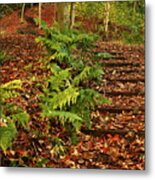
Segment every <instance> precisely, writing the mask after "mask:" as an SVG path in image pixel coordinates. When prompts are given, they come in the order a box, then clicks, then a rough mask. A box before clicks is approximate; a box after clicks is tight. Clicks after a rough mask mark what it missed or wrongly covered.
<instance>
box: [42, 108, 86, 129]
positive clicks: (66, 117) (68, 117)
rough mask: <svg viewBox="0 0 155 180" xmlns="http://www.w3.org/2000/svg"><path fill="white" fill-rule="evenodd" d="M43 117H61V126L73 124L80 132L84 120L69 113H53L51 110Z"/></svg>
mask: <svg viewBox="0 0 155 180" xmlns="http://www.w3.org/2000/svg"><path fill="white" fill-rule="evenodd" d="M43 115H44V116H45V117H59V119H60V122H61V124H62V125H63V126H64V125H65V123H67V122H68V123H71V124H72V126H73V127H74V128H75V129H76V130H79V129H80V127H81V124H82V121H83V120H82V118H81V117H79V116H78V115H77V114H74V113H72V112H67V111H51V110H49V109H48V110H44V113H43Z"/></svg>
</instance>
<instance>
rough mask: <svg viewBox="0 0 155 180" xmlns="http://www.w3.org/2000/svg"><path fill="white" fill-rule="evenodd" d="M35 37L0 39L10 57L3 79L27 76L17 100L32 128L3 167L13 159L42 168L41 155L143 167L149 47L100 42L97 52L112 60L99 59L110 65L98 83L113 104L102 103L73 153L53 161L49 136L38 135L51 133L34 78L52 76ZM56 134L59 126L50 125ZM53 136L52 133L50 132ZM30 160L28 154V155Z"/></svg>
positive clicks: (84, 163) (63, 163)
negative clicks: (39, 164) (146, 53)
mask: <svg viewBox="0 0 155 180" xmlns="http://www.w3.org/2000/svg"><path fill="white" fill-rule="evenodd" d="M34 38H35V36H33V35H14V36H6V37H0V49H2V50H5V51H8V52H9V57H8V59H9V60H8V61H6V62H5V63H4V64H3V65H2V66H1V83H5V82H8V81H10V80H13V79H18V78H19V79H22V80H25V81H26V83H25V84H24V86H23V90H22V93H23V96H22V98H20V99H18V98H17V99H14V100H13V101H15V102H16V103H18V104H19V105H21V106H23V107H24V108H25V109H27V110H28V112H29V113H30V114H31V121H30V126H31V130H32V131H31V132H26V131H25V130H22V129H21V130H20V131H19V135H18V137H17V138H16V140H15V142H14V145H13V147H12V150H8V152H7V154H6V156H5V158H4V159H3V162H2V165H3V164H4V165H6V164H7V163H9V161H10V159H13V160H15V161H16V160H17V159H20V160H19V161H20V162H18V163H19V164H21V166H22V165H23V164H24V165H27V166H30V167H34V166H37V165H36V162H37V158H44V159H50V161H49V162H47V163H46V165H47V166H48V167H61V168H62V167H71V168H86V167H87V168H103V169H118V168H119V169H144V135H145V134H144V129H145V126H144V47H143V46H140V45H139V46H130V45H118V44H112V43H105V42H99V43H98V44H97V45H98V46H97V47H96V48H95V49H94V51H96V52H109V53H110V54H112V55H113V57H112V58H110V59H106V58H105V59H103V58H102V59H100V61H101V62H102V63H103V67H105V76H104V79H103V82H102V84H100V85H99V86H96V87H95V88H96V89H98V90H99V91H100V92H102V93H103V95H104V96H106V97H108V98H110V99H111V100H112V104H111V105H104V106H103V107H98V110H97V111H95V112H93V113H92V117H93V128H92V130H90V131H88V130H84V129H83V130H82V132H81V134H80V135H79V139H80V142H79V143H78V144H77V145H70V144H67V143H68V142H66V146H68V147H70V151H69V153H68V154H67V155H66V156H64V157H62V158H57V159H54V158H53V157H51V155H50V152H49V150H48V147H49V144H50V143H49V138H50V136H48V137H39V136H36V135H34V134H33V133H32V132H33V131H35V130H36V129H37V130H38V131H39V130H40V131H42V132H44V133H45V132H46V125H47V122H46V121H44V122H41V121H40V117H39V107H38V106H39V105H38V104H37V103H36V100H37V95H38V94H39V93H40V91H39V89H38V88H36V86H35V80H34V81H33V82H34V83H29V79H31V78H33V77H34V76H37V77H38V79H39V78H42V77H44V76H46V75H47V73H48V72H46V71H44V70H43V69H42V68H41V66H42V64H41V62H40V61H38V60H39V59H40V58H41V57H42V55H43V52H42V49H41V47H39V46H38V45H37V44H36V43H35V41H34ZM51 130H53V131H54V132H57V133H58V132H59V131H60V129H58V128H56V127H51ZM46 133H47V134H48V132H46ZM27 156H29V157H31V158H25V157H27Z"/></svg>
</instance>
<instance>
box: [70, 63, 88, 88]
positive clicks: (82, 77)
mask: <svg viewBox="0 0 155 180" xmlns="http://www.w3.org/2000/svg"><path fill="white" fill-rule="evenodd" d="M90 69H91V67H89V66H86V67H85V68H84V69H83V71H82V72H81V73H80V74H78V75H77V76H76V77H75V78H74V79H73V84H74V85H75V86H77V85H79V83H80V82H81V81H83V80H85V79H88V78H89V75H90Z"/></svg>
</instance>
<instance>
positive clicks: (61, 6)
mask: <svg viewBox="0 0 155 180" xmlns="http://www.w3.org/2000/svg"><path fill="white" fill-rule="evenodd" d="M68 17H69V16H68V6H67V4H66V3H57V13H56V20H57V22H58V26H59V28H60V30H63V29H64V28H65V27H68V19H69V18H68Z"/></svg>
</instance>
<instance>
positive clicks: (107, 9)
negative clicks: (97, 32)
mask: <svg viewBox="0 0 155 180" xmlns="http://www.w3.org/2000/svg"><path fill="white" fill-rule="evenodd" d="M104 10H105V12H104V20H103V23H104V31H105V33H108V24H109V19H110V3H109V2H106V3H105V9H104Z"/></svg>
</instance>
